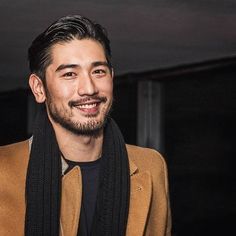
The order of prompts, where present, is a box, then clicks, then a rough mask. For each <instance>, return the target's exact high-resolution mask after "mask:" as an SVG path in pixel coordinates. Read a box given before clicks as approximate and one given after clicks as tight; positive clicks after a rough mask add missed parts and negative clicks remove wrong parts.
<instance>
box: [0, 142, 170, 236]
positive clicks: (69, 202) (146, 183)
mask: <svg viewBox="0 0 236 236" xmlns="http://www.w3.org/2000/svg"><path fill="white" fill-rule="evenodd" d="M127 150H128V156H129V162H130V179H131V192H130V208H129V216H128V225H127V232H126V235H127V236H141V235H145V236H170V235H171V233H170V228H171V226H170V225H171V223H170V221H171V220H170V210H169V200H168V182H167V170H166V165H165V162H164V160H163V158H162V157H161V156H160V154H159V153H158V152H156V151H154V150H151V149H147V148H140V147H136V146H131V145H127ZM28 161H29V141H23V142H20V143H16V144H11V145H7V146H2V147H0V235H2V236H22V235H24V219H25V178H26V172H27V165H28ZM78 177H79V178H78ZM80 204H81V172H80V169H79V167H74V169H72V170H71V171H70V172H68V173H67V174H66V175H64V176H63V178H62V202H61V222H60V232H61V236H76V233H77V230H78V222H79V215H80ZM32 236H33V235H32Z"/></svg>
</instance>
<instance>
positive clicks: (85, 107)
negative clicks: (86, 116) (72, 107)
mask: <svg viewBox="0 0 236 236" xmlns="http://www.w3.org/2000/svg"><path fill="white" fill-rule="evenodd" d="M97 105H98V103H91V104H81V105H78V106H77V107H78V108H80V109H91V108H94V107H96V106H97Z"/></svg>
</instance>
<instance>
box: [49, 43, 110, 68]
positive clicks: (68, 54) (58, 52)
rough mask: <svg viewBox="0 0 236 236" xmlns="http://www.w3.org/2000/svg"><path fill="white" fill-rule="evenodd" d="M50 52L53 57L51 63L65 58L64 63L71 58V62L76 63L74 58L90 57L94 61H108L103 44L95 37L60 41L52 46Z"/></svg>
mask: <svg viewBox="0 0 236 236" xmlns="http://www.w3.org/2000/svg"><path fill="white" fill-rule="evenodd" d="M49 53H50V58H51V63H50V64H52V63H54V62H57V61H58V60H65V61H64V62H63V63H65V62H67V61H68V60H70V62H69V63H74V62H73V59H77V60H78V59H89V58H90V59H91V60H94V61H100V60H101V61H107V60H106V56H105V50H104V48H103V46H102V44H101V43H100V42H98V41H96V40H93V39H72V40H70V41H60V42H57V43H55V44H54V45H52V46H51V48H50V51H49Z"/></svg>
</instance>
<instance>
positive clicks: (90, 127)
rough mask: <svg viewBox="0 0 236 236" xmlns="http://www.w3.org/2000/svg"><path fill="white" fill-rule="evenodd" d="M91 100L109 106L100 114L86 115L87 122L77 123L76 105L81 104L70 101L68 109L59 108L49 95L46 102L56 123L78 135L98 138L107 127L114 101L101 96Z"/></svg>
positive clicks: (93, 97)
mask: <svg viewBox="0 0 236 236" xmlns="http://www.w3.org/2000/svg"><path fill="white" fill-rule="evenodd" d="M89 98H90V99H96V100H100V102H101V103H100V104H106V103H107V104H106V106H104V107H103V108H102V110H100V111H99V113H98V114H95V115H85V116H84V117H86V118H87V121H85V122H80V121H79V120H77V121H75V120H73V118H74V116H75V115H74V114H73V109H77V108H76V104H77V103H79V102H78V101H70V102H68V106H67V107H65V106H63V107H60V108H59V107H57V106H56V104H55V103H54V102H53V101H52V98H51V97H50V95H49V94H48V96H47V102H46V105H47V109H48V113H49V115H50V117H51V118H52V120H53V121H54V122H56V123H58V124H59V125H61V126H62V127H63V128H65V129H67V130H68V131H70V132H72V133H74V134H76V135H82V136H95V137H96V136H98V135H99V134H101V131H102V130H103V128H104V127H105V125H106V122H107V119H108V117H109V114H110V111H111V107H112V99H111V101H107V98H106V97H100V96H92V97H89ZM83 100H85V99H83ZM100 113H101V114H100ZM98 115H99V116H100V117H101V118H99V120H97V119H96V117H97V116H98Z"/></svg>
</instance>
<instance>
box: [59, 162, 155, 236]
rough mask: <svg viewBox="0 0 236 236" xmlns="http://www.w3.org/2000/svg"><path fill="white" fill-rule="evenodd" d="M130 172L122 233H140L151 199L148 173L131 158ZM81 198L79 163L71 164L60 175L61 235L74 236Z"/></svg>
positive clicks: (131, 234) (136, 234)
mask: <svg viewBox="0 0 236 236" xmlns="http://www.w3.org/2000/svg"><path fill="white" fill-rule="evenodd" d="M130 175H131V177H130V206H129V216H128V224H127V230H126V236H133V235H135V236H142V235H143V234H144V231H145V225H146V221H147V216H148V211H149V207H150V201H151V194H152V181H151V175H150V173H149V172H148V171H145V172H141V173H140V172H138V168H137V167H136V165H135V164H134V163H133V162H132V161H131V160H130ZM81 198H82V178H81V172H80V169H79V167H75V168H73V169H72V170H71V171H70V172H69V173H67V174H66V175H65V176H63V178H62V196H61V222H60V235H61V236H75V235H76V234H77V231H78V222H79V216H80V207H81Z"/></svg>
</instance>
